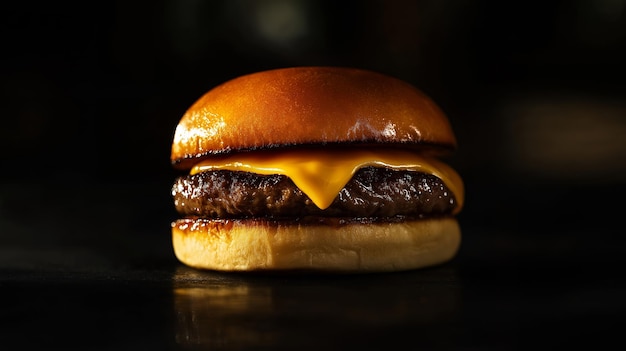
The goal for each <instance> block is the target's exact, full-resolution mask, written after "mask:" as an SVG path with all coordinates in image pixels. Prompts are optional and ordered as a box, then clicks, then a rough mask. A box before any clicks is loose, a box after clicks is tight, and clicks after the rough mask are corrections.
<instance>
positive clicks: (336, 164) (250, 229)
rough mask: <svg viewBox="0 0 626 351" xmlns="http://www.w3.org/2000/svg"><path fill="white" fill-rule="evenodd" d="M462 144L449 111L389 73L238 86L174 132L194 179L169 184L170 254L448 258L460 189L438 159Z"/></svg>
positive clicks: (254, 263)
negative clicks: (172, 212) (173, 210)
mask: <svg viewBox="0 0 626 351" xmlns="http://www.w3.org/2000/svg"><path fill="white" fill-rule="evenodd" d="M456 146H457V143H456V139H455V136H454V133H453V131H452V128H451V125H450V123H449V121H448V119H447V117H446V116H445V115H444V113H443V112H442V111H441V110H440V108H439V107H438V106H437V105H436V104H435V103H434V102H433V101H432V100H431V99H430V98H429V97H427V96H426V95H425V94H424V93H422V92H421V91H420V90H418V89H417V88H415V87H413V86H412V85H410V84H409V83H406V82H403V81H401V80H399V79H396V78H394V77H390V76H387V75H383V74H380V73H375V72H371V71H366V70H361V69H353V68H339V67H295V68H284V69H275V70H270V71H264V72H258V73H253V74H249V75H245V76H241V77H239V78H235V79H232V80H230V81H227V82H225V83H223V84H221V85H218V86H216V87H215V88H213V89H211V90H209V91H208V92H207V93H205V94H204V95H203V96H201V97H200V98H199V99H198V100H197V101H196V102H195V103H194V104H193V105H192V106H191V107H190V108H189V109H188V110H187V111H186V112H185V113H184V114H183V116H182V118H181V119H180V121H179V123H178V125H177V127H176V130H175V132H174V138H173V142H172V148H171V156H170V161H171V162H172V165H173V166H174V167H175V168H176V169H178V170H179V171H186V173H187V174H186V175H183V176H180V177H179V178H178V179H177V181H176V182H175V184H174V186H173V188H172V196H173V198H174V202H175V206H176V208H177V211H178V213H179V214H180V215H181V218H179V219H177V220H175V221H174V222H173V223H172V225H171V227H172V243H173V249H174V253H175V255H176V257H177V258H178V260H179V261H180V262H182V263H184V264H186V265H188V266H191V267H196V268H200V269H209V270H217V271H239V272H242V271H297V272H300V271H321V272H337V273H360V272H389V271H402V270H409V269H416V268H422V267H427V266H432V265H437V264H441V263H444V262H446V261H448V260H450V259H451V258H453V257H454V256H455V254H456V253H457V250H458V249H459V245H460V242H461V233H460V229H459V225H458V223H457V219H456V218H455V215H456V214H457V213H458V211H459V210H460V208H461V207H462V204H463V191H464V190H463V184H462V181H461V178H460V176H458V175H457V174H456V172H455V171H454V170H453V169H452V168H451V167H449V166H448V165H446V164H444V163H443V162H440V161H439V160H438V159H437V158H439V157H440V156H443V155H446V154H447V153H448V152H450V151H453V150H454V149H455V148H456ZM368 157H369V158H368ZM361 159H363V160H361ZM365 168H367V169H365ZM357 169H358V170H357ZM360 170H362V172H358V171H360ZM335 184H338V185H337V186H335ZM342 187H343V188H342ZM403 204H404V205H403ZM315 206H317V207H315ZM382 209H384V211H383V210H382Z"/></svg>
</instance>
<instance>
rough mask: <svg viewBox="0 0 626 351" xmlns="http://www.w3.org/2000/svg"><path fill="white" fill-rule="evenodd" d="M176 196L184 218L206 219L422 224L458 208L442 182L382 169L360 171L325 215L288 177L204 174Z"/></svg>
mask: <svg viewBox="0 0 626 351" xmlns="http://www.w3.org/2000/svg"><path fill="white" fill-rule="evenodd" d="M172 196H173V197H174V204H175V206H176V210H177V211H178V212H179V213H180V214H181V215H183V216H195V217H204V218H255V217H268V218H276V219H280V218H300V217H309V216H314V217H358V218H387V217H397V216H410V217H418V218H422V217H432V216H441V215H447V214H450V213H452V211H453V209H454V208H455V207H456V206H457V203H456V199H455V198H454V195H453V194H452V193H451V192H450V190H449V189H448V188H447V187H446V186H445V184H443V182H442V181H441V180H440V179H439V178H437V177H435V176H433V175H430V174H425V173H420V172H414V171H400V170H392V169H388V168H379V167H364V168H361V169H359V170H358V171H357V172H356V173H355V175H354V176H353V177H352V179H351V180H350V181H349V182H348V184H346V186H345V187H344V188H343V189H341V191H340V192H339V194H338V196H337V197H336V198H335V200H334V202H333V203H332V204H331V205H330V206H329V207H328V208H327V209H324V210H321V209H320V208H318V207H317V206H316V205H315V204H314V203H313V202H312V201H311V200H310V199H309V197H308V196H307V195H306V194H304V193H303V192H302V191H301V190H300V189H299V188H298V187H296V186H295V185H294V183H293V182H292V181H291V179H289V178H288V177H287V176H284V175H259V174H255V173H248V172H234V171H226V170H217V171H209V172H202V173H198V174H195V175H187V176H182V177H179V178H177V179H176V181H175V183H174V185H173V187H172Z"/></svg>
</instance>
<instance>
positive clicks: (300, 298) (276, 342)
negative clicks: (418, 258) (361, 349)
mask: <svg viewBox="0 0 626 351" xmlns="http://www.w3.org/2000/svg"><path fill="white" fill-rule="evenodd" d="M456 282H457V279H456V273H455V271H454V269H453V268H452V269H451V268H450V267H435V268H433V269H430V270H422V271H418V272H404V273H394V274H379V275H376V274H375V275H350V276H337V275H335V276H322V275H318V276H311V275H309V276H294V275H278V274H271V275H268V274H266V275H261V274H255V275H251V274H226V273H216V272H210V271H199V270H195V269H193V268H189V267H180V268H179V269H178V270H177V271H176V273H175V276H174V290H173V292H174V300H173V301H174V309H175V314H176V319H175V321H176V325H175V331H176V335H175V341H176V343H177V344H178V345H180V346H183V347H185V348H186V349H194V348H203V349H206V348H208V349H244V348H255V349H259V348H269V349H272V348H275V347H276V346H281V347H300V346H302V343H303V340H306V344H307V345H306V346H307V347H308V348H311V347H324V346H328V344H329V343H332V344H333V345H335V346H337V345H343V344H345V343H348V342H349V340H350V339H353V340H354V339H359V338H360V339H362V336H363V333H369V334H368V335H370V336H371V337H372V338H376V336H380V337H381V338H383V337H385V338H386V337H389V336H393V335H394V333H398V332H401V331H402V330H404V331H406V330H413V329H414V328H415V327H423V326H432V325H436V324H448V323H454V322H455V321H458V318H459V317H460V316H459V314H460V308H459V307H460V306H459V305H460V303H459V300H460V298H459V297H460V290H459V285H458V284H456ZM399 326H401V327H402V328H398V327H399ZM407 328H408V329H407ZM422 329H423V328H422ZM313 335H314V336H315V337H313ZM359 336H360V337H359ZM425 337H428V335H426V336H425ZM347 346H349V345H347Z"/></svg>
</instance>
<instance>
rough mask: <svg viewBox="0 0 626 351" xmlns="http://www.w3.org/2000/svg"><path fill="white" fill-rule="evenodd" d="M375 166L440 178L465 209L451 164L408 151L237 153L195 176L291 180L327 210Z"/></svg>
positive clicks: (205, 164) (207, 164) (210, 162)
mask: <svg viewBox="0 0 626 351" xmlns="http://www.w3.org/2000/svg"><path fill="white" fill-rule="evenodd" d="M367 166H375V167H388V168H393V169H398V170H412V171H418V172H422V173H428V174H432V175H434V176H436V177H438V178H440V179H441V180H442V181H443V183H444V184H445V185H446V186H447V187H448V189H449V190H450V191H451V192H452V193H453V194H454V195H455V197H456V201H457V207H456V209H455V213H458V212H459V211H460V209H461V207H462V206H463V201H464V188H463V182H462V180H461V177H460V176H459V175H458V173H457V172H456V171H454V170H453V169H452V168H451V167H450V166H448V165H447V164H445V163H443V162H441V161H439V160H437V159H435V158H432V157H425V156H421V155H418V154H415V153H413V152H409V151H404V150H385V149H381V150H360V149H354V150H332V151H324V150H297V151H295V150H287V151H281V152H249V153H237V154H233V155H227V156H223V157H217V158H211V159H207V160H204V161H201V162H200V163H198V164H196V165H195V166H194V167H193V168H192V169H191V172H190V173H191V174H197V173H200V172H206V171H211V170H230V171H244V172H252V173H257V174H263V175H271V174H281V175H285V176H287V177H289V178H290V179H291V180H292V181H293V182H294V184H295V185H296V186H297V187H298V188H299V189H300V190H302V192H304V193H305V194H306V195H307V196H308V197H309V198H310V199H311V201H313V203H315V205H317V207H319V208H320V209H326V208H328V206H330V204H331V203H332V202H333V200H334V199H335V197H337V195H338V194H339V191H341V189H342V188H343V187H344V186H345V185H346V184H347V183H348V181H349V180H350V179H351V178H352V176H353V175H354V173H355V172H356V171H357V170H359V168H362V167H367Z"/></svg>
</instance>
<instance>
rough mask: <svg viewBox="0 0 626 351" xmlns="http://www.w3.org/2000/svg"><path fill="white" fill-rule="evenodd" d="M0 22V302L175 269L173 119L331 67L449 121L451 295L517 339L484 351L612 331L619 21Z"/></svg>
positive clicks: (388, 16) (272, 13)
mask: <svg viewBox="0 0 626 351" xmlns="http://www.w3.org/2000/svg"><path fill="white" fill-rule="evenodd" d="M0 14H1V16H2V18H1V21H0V28H1V35H2V37H1V39H2V41H1V45H2V54H1V55H0V77H1V81H0V84H1V86H0V89H1V91H0V94H1V95H0V98H1V101H0V114H1V115H0V116H1V118H2V124H1V125H0V149H1V150H2V153H0V161H1V162H2V172H1V173H0V181H1V192H0V270H1V271H2V272H4V274H5V275H4V279H3V280H2V281H1V282H3V283H0V284H4V286H5V287H7V286H8V287H11V288H12V289H13V290H10V289H9V291H13V293H14V295H12V296H13V297H16V296H21V290H20V289H26V288H24V286H25V285H27V286H31V285H33V284H34V285H35V286H38V287H39V288H41V287H42V286H43V287H47V285H45V282H49V281H53V282H56V284H61V283H58V281H61V282H76V281H78V282H84V281H85V279H86V281H87V282H93V280H94V279H95V280H97V281H100V280H101V279H104V278H107V277H108V278H111V277H112V278H111V279H113V280H115V281H119V280H123V281H125V282H135V283H133V284H138V283H136V281H138V280H139V281H142V279H146V278H145V277H146V276H151V275H153V276H159V274H161V275H162V276H164V277H169V276H170V275H168V274H169V273H171V271H175V270H176V267H178V269H181V268H180V267H179V266H177V263H176V261H175V259H174V258H173V255H172V253H171V248H170V242H169V223H170V221H171V220H172V219H174V218H175V217H176V214H175V213H174V210H173V204H172V200H171V198H170V194H169V191H170V185H171V184H172V182H173V179H174V177H175V176H176V175H177V173H176V172H174V171H173V170H172V169H171V167H170V164H169V152H170V145H171V140H172V136H173V131H174V128H175V126H176V124H177V122H178V120H179V118H180V117H181V116H182V114H183V113H184V112H185V110H186V108H187V107H188V106H189V105H191V103H193V102H194V101H195V100H196V99H197V98H198V97H199V96H200V95H201V94H203V93H204V92H205V91H207V90H208V89H210V88H212V87H214V86H215V85H217V84H219V83H221V82H223V81H225V80H228V79H231V78H234V77H236V76H239V75H242V74H246V73H252V72H255V71H259V70H265V69H272V68H279V67H288V66H302V65H332V66H353V67H359V68H366V69H371V70H375V71H379V72H382V73H386V74H389V75H392V76H396V77H398V78H401V79H404V80H406V81H408V82H410V83H412V84H414V85H415V86H417V87H419V88H420V89H422V90H423V91H425V92H426V93H427V94H429V95H430V96H431V97H432V98H433V99H434V100H435V101H437V102H438V103H439V105H440V106H441V107H442V109H443V110H444V111H445V112H446V114H447V115H448V117H449V118H450V120H451V122H452V125H453V127H454V130H455V132H456V134H457V138H458V141H459V148H458V150H457V152H456V153H455V154H454V155H453V156H451V157H450V159H449V162H450V163H452V164H453V165H454V166H455V168H456V169H457V170H458V171H459V173H460V174H461V175H462V176H463V178H464V180H465V182H466V188H467V203H466V207H465V209H464V211H463V212H462V213H461V214H460V215H459V220H460V223H461V226H462V228H463V232H464V236H463V246H462V248H461V251H460V253H459V256H458V257H457V258H456V259H455V261H454V263H453V265H454V267H455V269H457V272H459V273H458V276H457V278H458V277H460V278H458V279H457V280H456V281H457V282H460V283H458V284H460V285H461V286H463V287H464V288H465V289H467V290H468V291H470V293H469V295H468V296H470V300H469V301H474V302H475V301H478V302H475V304H473V305H472V306H473V307H474V309H475V313H477V314H481V315H485V316H486V317H484V319H481V321H482V322H484V324H485V325H487V326H489V327H492V328H493V327H494V326H495V325H498V324H491V323H492V322H493V323H496V321H495V319H497V318H504V317H503V316H508V317H506V318H505V321H509V322H511V321H512V319H511V318H513V319H515V318H517V317H511V316H518V317H519V320H518V319H515V321H516V322H515V323H512V322H511V323H512V324H510V325H509V326H510V327H509V328H508V329H505V330H506V331H507V332H508V334H507V333H505V334H504V336H503V337H502V338H501V339H499V340H500V343H497V345H499V346H503V345H505V346H511V345H519V342H521V336H520V335H522V333H523V332H522V331H520V332H519V334H518V332H517V331H516V330H517V327H519V326H523V327H525V328H526V329H524V328H522V329H521V330H523V331H528V330H532V329H531V328H532V327H531V326H532V325H535V324H534V323H537V322H536V320H535V318H539V317H541V316H543V317H546V316H551V317H552V318H551V319H550V318H549V319H550V321H551V322H550V323H552V324H550V325H544V326H545V327H546V328H554V327H555V325H562V324H563V323H564V321H566V320H567V321H570V320H572V322H571V323H572V324H571V326H573V325H575V324H579V322H580V321H581V320H582V321H588V320H590V319H595V320H599V321H601V322H600V324H598V327H597V329H594V328H593V327H591V326H590V327H589V328H587V329H585V330H586V331H588V333H589V335H594V333H595V332H600V329H601V328H604V330H611V329H610V327H611V326H613V325H614V324H613V321H614V320H618V319H619V317H621V316H623V314H624V312H626V309H625V304H624V302H622V301H621V296H623V293H624V292H625V290H624V289H625V284H624V280H623V278H622V274H621V271H617V270H616V269H617V267H618V266H619V265H621V264H623V263H624V262H623V261H624V259H623V257H624V254H625V253H626V252H625V244H626V240H624V238H623V233H622V231H623V230H621V229H620V228H621V226H622V219H621V216H622V212H623V211H622V210H623V208H624V206H623V197H624V195H625V194H626V191H625V190H626V188H625V185H626V162H624V156H626V143H625V142H624V136H626V102H625V101H626V100H625V98H626V90H625V88H626V68H625V63H626V2H625V1H623V0H598V1H584V0H574V1H526V2H500V1H447V0H446V1H413V2H411V1H313V0H299V1H280V0H274V1H271V0H265V1H243V0H234V1H206V2H203V1H174V0H171V1H152V2H132V1H128V2H126V1H118V2H97V3H92V2H75V3H65V2H62V3H59V2H27V1H23V2H13V3H10V4H5V5H3V6H2V8H1V9H0ZM172 274H173V275H174V277H176V274H175V273H172ZM77 276H78V277H79V278H80V277H82V278H80V279H77V278H76V277H77ZM94 277H95V278H94ZM103 277H104V278H103ZM139 277H143V278H141V279H140V278H139ZM108 278H107V279H108ZM81 279H83V280H81ZM154 279H155V280H157V281H162V280H167V279H165V278H163V279H162V280H159V279H157V278H154ZM168 279H169V278H168ZM174 280H176V279H174ZM42 282H44V283H42ZM29 284H30V285H29ZM37 284H40V285H37ZM68 284H69V283H68ZM73 284H83V283H73ZM83 285H87V286H89V284H87V283H84V284H83ZM83 285H81V286H83ZM62 286H65V287H67V285H62ZM72 286H73V285H72ZM105 286H106V285H105ZM1 287H2V286H0V288H1ZM471 287H474V290H471ZM49 289H50V290H54V289H53V288H49ZM67 289H68V290H70V289H69V288H67ZM84 289H87V288H84ZM120 289H121V288H120ZM559 289H560V290H559ZM87 290H88V289H87ZM121 290H122V291H124V290H123V289H121ZM5 291H6V290H5ZM546 291H548V292H549V293H548V295H546V294H545V292H546ZM556 291H559V292H560V293H556ZM483 292H485V293H487V294H488V295H487V296H489V298H481V297H480V296H482V295H481V294H482V293H483ZM500 292H502V293H503V294H504V295H506V296H508V297H509V298H508V299H505V300H502V301H500V303H499V304H495V305H492V304H490V303H489V301H491V298H493V299H497V296H499V295H498V294H500ZM472 293H473V295H472ZM0 294H2V291H0ZM507 294H508V295H507ZM118 295H119V294H118ZM529 295H530V296H531V299H530V300H528V299H524V297H525V296H529ZM28 296H30V295H28ZM546 296H548V297H546ZM472 297H474V298H476V297H478V299H477V300H476V299H474V300H471V298H472ZM18 301H19V298H18ZM573 301H575V303H574V302H573ZM555 304H556V305H558V306H561V307H559V308H550V306H554V305H555ZM24 305H26V303H23V304H18V305H17V306H18V307H16V309H15V310H11V311H13V312H7V313H13V314H11V315H8V316H5V317H7V318H8V317H13V318H14V317H15V315H16V314H19V311H18V309H19V308H25V307H24ZM19 306H21V307H19ZM87 306H90V305H87ZM90 307H93V306H90ZM478 311H480V312H478ZM528 311H532V312H528ZM51 313H52V312H51ZM560 313H562V314H560ZM561 316H563V317H561ZM491 317H493V318H494V320H492V319H489V318H491ZM507 318H509V319H507ZM35 320H37V318H35ZM39 321H40V323H42V324H43V323H47V322H49V320H48V319H45V318H44V319H40V320H39ZM608 321H610V322H608ZM17 325H18V326H19V325H20V324H17ZM479 325H480V324H479ZM566 325H568V326H570V324H566ZM607 327H608V329H607ZM457 328H461V327H460V326H457ZM16 329H17V328H16ZM19 330H22V329H19ZM24 333H26V332H24ZM461 334H462V333H461ZM18 335H22V334H19V333H18ZM462 335H465V336H467V335H466V334H462ZM563 335H566V332H564V333H563ZM513 336H514V337H513ZM518 338H519V339H518ZM459 340H464V341H467V339H459ZM559 340H560V339H559ZM472 345H473V346H476V345H480V343H477V344H472ZM465 346H468V344H467V343H465Z"/></svg>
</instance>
